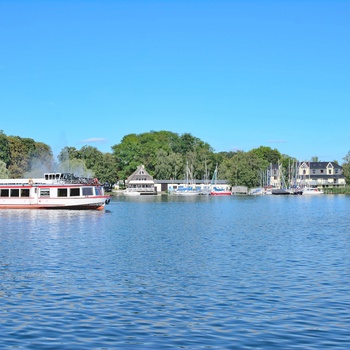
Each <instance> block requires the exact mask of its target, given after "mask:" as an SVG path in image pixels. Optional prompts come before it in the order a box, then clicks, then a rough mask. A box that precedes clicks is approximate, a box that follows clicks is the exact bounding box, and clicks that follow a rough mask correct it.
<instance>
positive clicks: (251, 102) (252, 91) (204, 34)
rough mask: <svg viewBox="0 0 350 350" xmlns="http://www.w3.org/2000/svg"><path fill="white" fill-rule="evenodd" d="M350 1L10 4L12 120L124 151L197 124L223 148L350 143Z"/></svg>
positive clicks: (56, 141)
mask: <svg viewBox="0 0 350 350" xmlns="http://www.w3.org/2000/svg"><path fill="white" fill-rule="evenodd" d="M349 18H350V1H337V0H329V1H323V0H314V1H310V0H294V1H287V0H279V1H277V0H275V1H272V0H270V1H264V0H260V1H253V0H241V1H234V0H231V1H225V0H212V1H209V0H203V1H199V0H176V1H175V0H174V1H166V0H163V1H160V0H158V1H154V0H147V1H146V0H143V1H133V0H128V1H107V0H98V1H97V0H96V1H92V0H90V1H76V0H70V1H29V0H27V1H18V0H7V1H6V0H1V1H0V48H1V54H0V82H1V83H0V130H3V132H4V133H5V134H6V135H18V136H21V137H29V138H33V139H34V140H35V141H39V142H44V143H47V144H48V145H50V146H51V148H52V150H53V152H54V154H55V155H57V154H58V153H59V152H60V151H61V149H62V148H63V147H65V146H72V147H76V148H78V149H80V148H81V147H82V146H84V145H91V146H94V147H97V148H98V149H100V150H101V151H102V152H111V151H112V149H111V147H112V146H113V145H116V144H118V143H120V141H121V140H122V138H123V136H125V135H127V134H130V133H136V134H140V133H144V132H149V131H151V130H155V131H159V130H167V131H172V132H175V133H178V134H182V133H191V134H192V135H193V136H196V137H198V138H200V139H201V140H203V141H205V142H208V143H209V144H210V145H211V146H212V147H213V148H214V150H215V151H216V152H219V151H234V150H237V149H240V150H244V151H249V150H251V149H252V148H256V147H259V146H269V147H271V148H277V149H278V150H279V151H280V152H281V153H284V154H288V155H290V156H293V157H296V158H298V159H299V160H309V159H310V158H311V157H313V156H318V157H319V159H320V160H322V161H333V160H338V161H339V162H340V163H341V162H342V158H343V157H344V156H345V155H346V154H347V153H348V151H349V150H350V115H349V114H350V21H349Z"/></svg>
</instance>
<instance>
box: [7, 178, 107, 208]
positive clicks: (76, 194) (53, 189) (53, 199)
mask: <svg viewBox="0 0 350 350" xmlns="http://www.w3.org/2000/svg"><path fill="white" fill-rule="evenodd" d="M51 175H52V176H53V178H51ZM56 175H57V176H56ZM61 175H62V174H60V173H59V174H51V173H50V174H48V175H47V176H46V177H45V178H40V179H1V180H0V209H75V210H102V209H103V208H104V206H105V205H106V204H109V202H110V196H109V195H106V194H105V193H104V188H103V186H101V185H100V184H99V183H98V181H97V179H96V180H94V181H93V182H86V181H85V182H84V181H82V182H73V181H70V182H69V181H68V180H67V179H65V178H63V177H62V176H61ZM73 180H75V179H73Z"/></svg>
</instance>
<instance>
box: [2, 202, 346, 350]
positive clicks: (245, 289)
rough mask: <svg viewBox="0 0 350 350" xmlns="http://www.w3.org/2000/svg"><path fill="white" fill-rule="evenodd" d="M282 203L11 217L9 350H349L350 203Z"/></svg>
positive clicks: (135, 206)
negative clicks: (13, 349) (296, 349)
mask: <svg viewBox="0 0 350 350" xmlns="http://www.w3.org/2000/svg"><path fill="white" fill-rule="evenodd" d="M272 197H273V198H271V196H266V197H262V198H252V197H232V198H230V197H229V198H221V199H219V198H207V197H205V198H197V199H179V198H175V199H174V198H169V197H166V198H162V197H157V198H149V197H148V198H142V199H138V200H137V199H126V198H123V199H121V198H118V199H114V200H113V201H112V202H111V204H110V206H109V208H108V212H107V213H106V212H96V213H95V212H90V213H87V212H75V211H49V212H45V211H15V212H14V211H0V225H1V230H0V239H1V245H0V275H1V280H0V310H1V311H0V312H1V320H2V322H1V323H0V334H1V335H2V336H1V337H0V348H11V347H12V348H18V349H57V348H59V349H89V348H90V349H103V348H105V349H115V348H118V349H119V348H125V349H155V348H157V349H159V348H161V349H163V348H164V349H166V348H184V349H205V348H213V349H236V348H240V349H252V348H253V349H274V348H275V349H281V348H283V349H288V348H302V349H322V348H332V349H346V348H347V347H348V343H349V331H348V330H349V329H350V317H349V311H348V310H350V305H349V304H350V302H349V298H348V295H349V292H350V290H349V289H350V287H349V285H350V284H349V277H350V273H349V268H348V267H349V266H350V264H349V262H350V261H349V260H350V254H349V247H350V245H349V242H350V230H349V229H350V224H349V222H350V220H349V219H350V217H349V214H348V213H349V212H350V211H349V209H350V208H349V207H350V199H349V198H348V197H334V196H332V197H328V196H324V197H322V198H317V199H310V198H302V196H300V197H301V198H294V197H290V198H281V197H279V198H275V197H274V196H272ZM277 197H278V196H277ZM297 197H299V196H297Z"/></svg>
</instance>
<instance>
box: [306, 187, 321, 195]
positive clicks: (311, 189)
mask: <svg viewBox="0 0 350 350" xmlns="http://www.w3.org/2000/svg"><path fill="white" fill-rule="evenodd" d="M323 193H324V192H323V191H322V190H319V189H318V188H317V187H304V188H303V194H304V195H311V196H314V195H316V196H317V195H320V194H323Z"/></svg>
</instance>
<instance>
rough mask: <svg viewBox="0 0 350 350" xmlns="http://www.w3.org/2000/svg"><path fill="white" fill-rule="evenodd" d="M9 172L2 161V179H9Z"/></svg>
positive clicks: (0, 170) (0, 168)
mask: <svg viewBox="0 0 350 350" xmlns="http://www.w3.org/2000/svg"><path fill="white" fill-rule="evenodd" d="M8 177H9V171H8V169H7V168H6V163H5V162H3V161H2V160H0V179H8Z"/></svg>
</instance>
